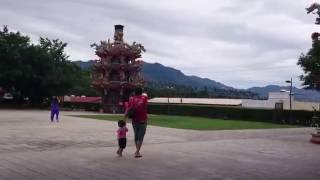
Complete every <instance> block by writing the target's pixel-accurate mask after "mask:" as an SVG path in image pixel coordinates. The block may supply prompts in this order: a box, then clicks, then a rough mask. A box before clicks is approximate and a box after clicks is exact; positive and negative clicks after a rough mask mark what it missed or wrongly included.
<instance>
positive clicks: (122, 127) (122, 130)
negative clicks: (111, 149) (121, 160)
mask: <svg viewBox="0 0 320 180" xmlns="http://www.w3.org/2000/svg"><path fill="white" fill-rule="evenodd" d="M118 126H119V129H118V130H117V136H118V144H119V149H118V151H117V154H118V155H119V157H121V156H122V151H123V149H124V148H126V145H127V132H128V129H127V127H126V122H125V121H124V120H120V121H118Z"/></svg>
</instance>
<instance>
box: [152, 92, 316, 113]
mask: <svg viewBox="0 0 320 180" xmlns="http://www.w3.org/2000/svg"><path fill="white" fill-rule="evenodd" d="M149 102H150V103H172V104H206V105H216V106H242V107H244V108H259V109H274V108H275V104H276V103H282V104H283V109H290V95H289V92H270V93H269V95H268V99H267V100H253V99H209V98H153V99H150V100H149ZM291 105H292V109H293V110H307V111H312V110H313V109H314V108H315V109H317V110H318V109H319V105H320V103H317V102H303V101H295V99H294V96H291Z"/></svg>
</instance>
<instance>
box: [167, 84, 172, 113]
mask: <svg viewBox="0 0 320 180" xmlns="http://www.w3.org/2000/svg"><path fill="white" fill-rule="evenodd" d="M171 89H173V86H167V90H168V104H167V105H168V106H167V114H169V103H170V100H169V98H170V90H171Z"/></svg>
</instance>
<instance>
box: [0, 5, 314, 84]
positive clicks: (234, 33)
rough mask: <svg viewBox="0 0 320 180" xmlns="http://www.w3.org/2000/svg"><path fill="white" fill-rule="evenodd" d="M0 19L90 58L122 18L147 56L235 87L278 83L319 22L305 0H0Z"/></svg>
mask: <svg viewBox="0 0 320 180" xmlns="http://www.w3.org/2000/svg"><path fill="white" fill-rule="evenodd" d="M0 2H1V3H0V24H1V25H8V27H9V29H10V30H19V31H20V32H23V33H24V34H27V35H29V36H30V37H31V38H32V40H33V41H34V42H36V41H37V40H38V38H39V36H43V37H49V38H59V39H61V40H62V41H64V42H67V43H68V48H67V54H68V55H69V56H70V59H71V60H88V59H95V58H97V57H96V56H95V55H94V49H92V48H91V47H90V44H92V43H94V42H99V41H100V40H106V39H108V38H110V39H112V37H113V32H114V24H123V25H124V26H125V29H124V31H125V35H124V39H125V41H127V42H128V43H132V42H133V41H137V42H139V43H142V44H143V45H144V46H145V48H146V49H147V52H146V53H145V54H143V60H144V61H146V62H150V63H153V62H159V63H161V64H163V65H165V66H170V67H174V68H176V69H179V70H181V71H182V72H183V73H185V74H187V75H196V76H200V77H207V78H210V79H213V80H216V81H218V82H221V83H224V84H226V85H229V86H232V87H236V88H248V87H252V86H265V85H268V84H277V85H285V82H284V81H285V80H287V79H289V78H290V77H293V79H294V84H295V85H296V86H299V85H300V84H301V82H298V77H297V76H299V75H300V74H301V73H302V71H301V70H300V68H299V67H298V66H297V65H296V63H297V60H298V57H299V55H300V54H301V53H303V52H306V51H307V50H308V49H309V48H310V46H311V39H310V34H311V33H312V32H314V31H316V30H317V28H318V29H319V28H320V26H316V25H314V21H315V15H307V14H306V12H305V7H307V6H308V5H309V4H310V3H311V2H314V1H312V0H294V1H293V0H139V1H138V0H0Z"/></svg>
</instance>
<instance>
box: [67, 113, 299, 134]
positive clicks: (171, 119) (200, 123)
mask: <svg viewBox="0 0 320 180" xmlns="http://www.w3.org/2000/svg"><path fill="white" fill-rule="evenodd" d="M73 117H83V118H90V119H98V120H109V121H118V120H120V119H123V116H121V115H77V116H73ZM148 124H149V125H154V126H160V127H169V128H177V129H193V130H226V129H272V128H296V127H299V126H292V125H282V124H273V123H265V122H250V121H242V120H222V119H209V118H202V117H188V116H167V115H149V120H148Z"/></svg>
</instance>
